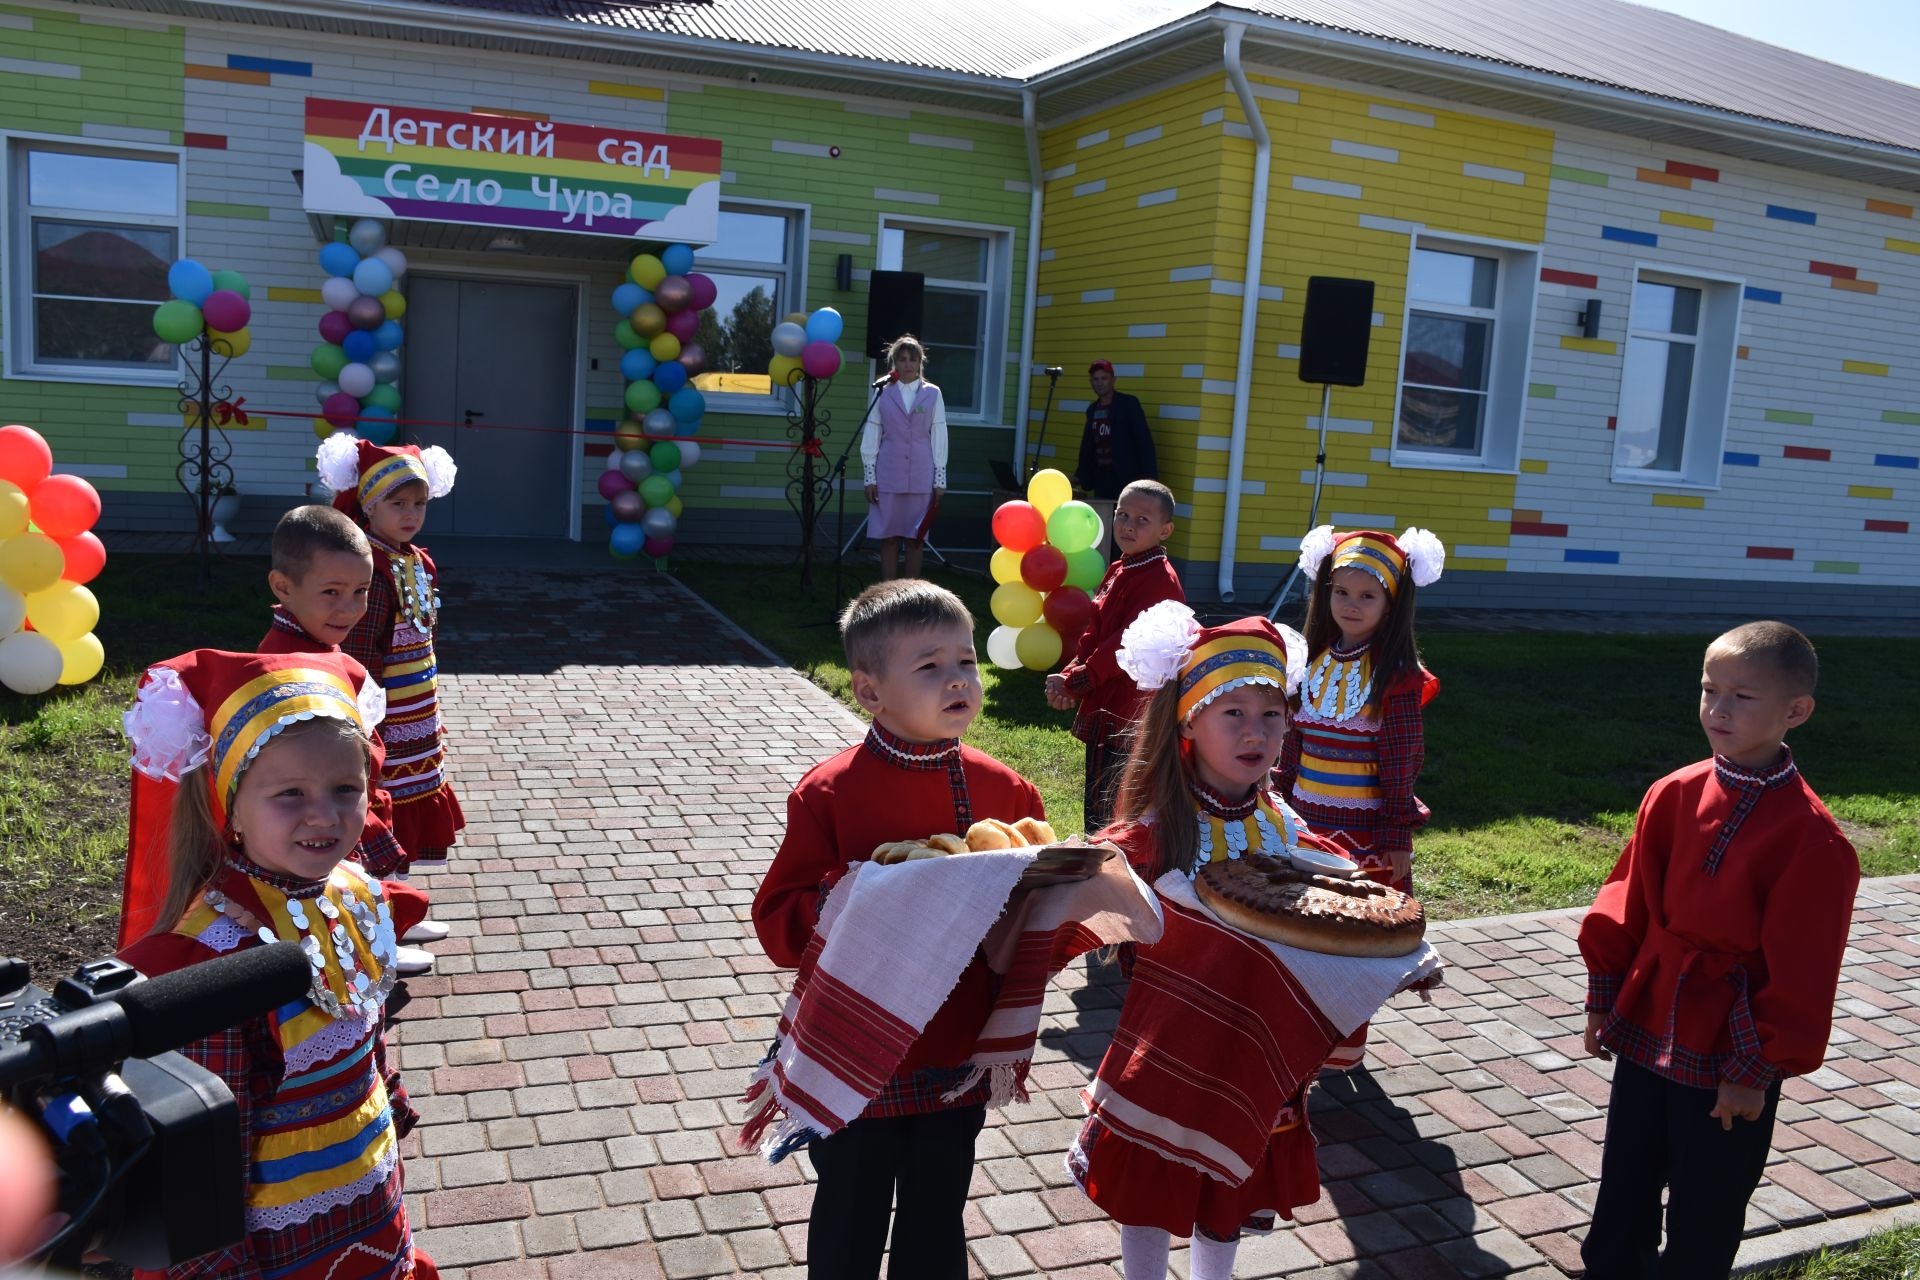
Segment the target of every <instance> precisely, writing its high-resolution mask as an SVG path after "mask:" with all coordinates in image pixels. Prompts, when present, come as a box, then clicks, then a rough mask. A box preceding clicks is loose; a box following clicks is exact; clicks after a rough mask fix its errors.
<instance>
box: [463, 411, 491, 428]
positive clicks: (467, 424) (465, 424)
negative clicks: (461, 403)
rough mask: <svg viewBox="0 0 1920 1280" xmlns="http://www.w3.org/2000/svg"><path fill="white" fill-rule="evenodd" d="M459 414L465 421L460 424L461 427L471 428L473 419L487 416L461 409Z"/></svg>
mask: <svg viewBox="0 0 1920 1280" xmlns="http://www.w3.org/2000/svg"><path fill="white" fill-rule="evenodd" d="M460 412H461V415H462V416H463V417H464V418H465V419H466V420H465V421H464V422H462V423H461V424H460V425H461V426H463V427H470V426H472V425H473V420H474V419H475V418H484V417H486V416H487V415H486V414H484V413H481V412H480V411H479V410H478V409H462V410H461V411H460Z"/></svg>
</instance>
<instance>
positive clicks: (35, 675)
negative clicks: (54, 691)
mask: <svg viewBox="0 0 1920 1280" xmlns="http://www.w3.org/2000/svg"><path fill="white" fill-rule="evenodd" d="M65 663H66V660H65V659H64V658H62V657H61V656H60V647H59V646H58V645H56V644H55V643H54V642H53V641H51V640H49V639H47V637H45V636H43V635H41V634H40V633H39V632H38V631H20V632H16V633H15V634H13V635H10V636H8V637H7V638H6V639H5V640H0V684H3V685H5V686H6V687H7V688H9V689H11V690H13V691H14V692H15V693H45V692H46V691H47V690H49V689H51V688H53V686H55V685H56V684H59V683H60V672H61V670H62V668H63V667H64V666H65Z"/></svg>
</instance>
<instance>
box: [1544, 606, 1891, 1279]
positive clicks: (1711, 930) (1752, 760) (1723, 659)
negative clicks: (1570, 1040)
mask: <svg viewBox="0 0 1920 1280" xmlns="http://www.w3.org/2000/svg"><path fill="white" fill-rule="evenodd" d="M1818 675H1819V662H1818V659H1817V658H1816V657H1815V655H1814V651H1813V646H1812V644H1810V643H1808V641H1807V638H1806V637H1805V636H1803V635H1801V634H1800V633H1799V632H1798V631H1796V630H1794V629H1793V628H1792V627H1789V626H1787V625H1786V624H1785V623H1781V622H1750V623H1748V624H1746V625H1745V626H1741V627H1735V628H1734V629H1733V630H1732V631H1729V632H1727V633H1726V634H1725V635H1723V636H1721V637H1720V638H1719V639H1717V640H1715V641H1714V642H1713V643H1712V644H1711V645H1709V646H1707V654H1706V662H1705V666H1704V669H1703V671H1702V672H1701V677H1700V726H1701V728H1703V729H1705V730H1706V733H1707V741H1708V743H1709V745H1710V746H1711V747H1712V748H1713V758H1712V759H1711V760H1704V761H1701V762H1700V763H1699V764H1695V765H1689V766H1688V767H1687V768H1685V769H1682V770H1680V771H1679V772H1677V773H1672V774H1669V775H1668V776H1666V777H1665V778H1662V779H1661V780H1660V781H1658V782H1656V783H1654V784H1653V787H1652V789H1651V790H1649V791H1648V792H1647V796H1646V799H1644V800H1642V801H1641V802H1640V813H1639V816H1638V818H1637V819H1635V822H1634V829H1633V837H1632V838H1631V839H1630V840H1629V841H1628V842H1627V847H1626V849H1625V851H1623V852H1622V853H1621V855H1620V861H1619V864H1618V865H1616V866H1615V867H1614V869H1613V874H1612V875H1611V876H1609V877H1608V878H1607V883H1606V884H1605V885H1603V886H1602V887H1601V889H1600V895H1599V897H1598V898H1596V899H1595V901H1594V904H1593V907H1592V908H1591V909H1590V910H1589V911H1588V912H1587V915H1586V918H1585V919H1584V920H1583V921H1582V922H1581V925H1580V954H1581V956H1582V957H1583V958H1584V959H1585V960H1586V963H1587V973H1588V994H1587V1034H1586V1047H1587V1052H1588V1053H1590V1054H1592V1055H1594V1056H1595V1057H1598V1058H1615V1059H1617V1061H1615V1063H1614V1073H1613V1093H1612V1097H1611V1100H1610V1102H1609V1104H1608V1109H1607V1134H1606V1150H1605V1153H1604V1155H1603V1156H1602V1158H1601V1168H1600V1194H1599V1199H1598V1201H1597V1202H1596V1204H1595V1205H1594V1210H1593V1226H1592V1229H1591V1230H1590V1231H1589V1232H1588V1234H1587V1239H1586V1243H1585V1245H1584V1246H1583V1247H1582V1249H1581V1257H1582V1258H1583V1259H1584V1260H1585V1262H1586V1265H1587V1276H1588V1278H1589V1280H1616V1278H1619V1277H1633V1278H1634V1280H1640V1278H1641V1277H1649V1278H1650V1277H1655V1276H1658V1277H1661V1278H1662V1280H1682V1278H1684V1280H1713V1278H1714V1277H1723V1276H1726V1275H1727V1274H1728V1273H1729V1272H1730V1271H1731V1270H1732V1267H1733V1260H1734V1254H1735V1253H1736V1251H1737V1250H1738V1249H1739V1247H1740V1236H1741V1233H1742V1231H1743V1229H1744V1226H1745V1220H1746V1208H1747V1200H1748V1199H1749V1198H1750V1197H1751V1196H1752V1195H1753V1191H1754V1188H1755V1187H1757V1186H1758V1185H1759V1183H1760V1176H1761V1172H1762V1170H1763V1169H1764V1168H1765V1166H1766V1161H1767V1147H1768V1144H1769V1143H1770V1141H1771V1139H1772V1136H1773V1117H1774V1110H1775V1108H1776V1107H1777V1106H1778V1104H1779V1101H1780V1082H1781V1080H1782V1079H1783V1078H1784V1077H1786V1076H1790V1075H1804V1074H1806V1073H1807V1072H1810V1071H1814V1070H1817V1069H1818V1068H1819V1066H1820V1062H1821V1059H1822V1057H1823V1056H1824V1054H1825V1053H1826V1046H1827V1033H1828V1031H1829V1029H1830V1027H1831V1024H1832V1020H1833V1002H1834V995H1835V992H1836V990H1837V988H1838V987H1839V983H1840V961H1841V955H1842V953H1843V952H1844V951H1845V949H1846V945H1847V928H1848V925H1849V923H1850V922H1851V919H1852V914H1853V897H1854V891H1855V889H1857V888H1858V887H1859V884H1860V862H1859V859H1858V858H1857V857H1856V856H1855V854H1854V851H1853V846H1852V845H1850V844H1848V843H1847V839H1846V837H1845V836H1844V835H1842V834H1841V831H1840V827H1839V825H1838V824H1837V823H1835V822H1834V820H1833V815H1832V814H1830V813H1828V812H1827V807H1826V806H1825V805H1823V804H1821V803H1820V797H1818V796H1816V795H1815V794H1814V793H1813V788H1811V787H1809V786H1808V785H1807V784H1806V781H1805V780H1804V779H1803V778H1801V776H1800V772H1799V770H1798V769H1797V768H1796V767H1795V766H1794V762H1793V753H1792V752H1791V751H1789V750H1788V749H1787V746H1786V744H1785V742H1784V741H1783V739H1784V738H1785V736H1786V733H1787V731H1788V730H1789V729H1793V728H1796V727H1798V726H1799V725H1802V724H1805V723H1806V721H1807V718H1808V717H1809V716H1811V715H1812V714H1813V689H1814V683H1815V680H1816V678H1817V677H1818ZM1663 1187H1665V1188H1666V1189H1667V1192H1668V1198H1667V1212H1666V1248H1665V1250H1664V1251H1662V1250H1661V1248H1660V1226H1661V1216H1660V1193H1661V1189H1662V1188H1663Z"/></svg>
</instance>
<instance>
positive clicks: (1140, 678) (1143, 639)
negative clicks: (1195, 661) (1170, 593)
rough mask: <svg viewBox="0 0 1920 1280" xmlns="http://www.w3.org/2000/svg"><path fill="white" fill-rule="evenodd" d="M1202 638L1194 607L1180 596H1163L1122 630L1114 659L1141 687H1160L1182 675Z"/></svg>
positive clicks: (1149, 688)
mask: <svg viewBox="0 0 1920 1280" xmlns="http://www.w3.org/2000/svg"><path fill="white" fill-rule="evenodd" d="M1199 638H1200V624H1199V623H1198V622H1196V621H1195V620H1194V616H1193V610H1191V609H1189V608H1188V607H1187V606H1186V605H1184V604H1182V603H1181V602H1180V601H1178V600H1162V601H1161V602H1160V603H1159V604H1156V605H1154V606H1152V607H1151V608H1149V609H1146V610H1143V611H1142V612H1141V614H1140V616H1139V617H1137V618H1135V619H1134V620H1133V621H1132V622H1130V623H1128V624H1127V629H1126V630H1125V631H1123V632H1121V634H1120V649H1119V651H1118V652H1117V653H1115V654H1114V661H1115V662H1117V663H1119V664H1120V669H1121V670H1122V671H1124V672H1126V673H1127V674H1128V675H1129V676H1131V677H1133V682H1134V684H1135V685H1137V686H1139V687H1140V688H1142V689H1148V690H1152V689H1158V688H1160V687H1161V686H1162V685H1164V684H1166V683H1167V682H1168V681H1169V680H1177V679H1179V678H1180V670H1181V668H1183V667H1185V666H1186V665H1187V657H1188V655H1190V654H1191V653H1192V652H1193V646H1194V644H1195V643H1196V642H1197V641H1198V640H1199Z"/></svg>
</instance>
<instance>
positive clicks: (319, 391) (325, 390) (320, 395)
mask: <svg viewBox="0 0 1920 1280" xmlns="http://www.w3.org/2000/svg"><path fill="white" fill-rule="evenodd" d="M338 390H340V384H339V383H337V382H334V381H331V380H329V381H326V382H323V383H321V384H320V385H319V386H317V387H315V388H314V389H313V398H314V399H315V400H318V401H319V402H320V403H321V404H325V403H326V402H327V397H328V396H330V395H332V394H333V393H334V392H336V391H338Z"/></svg>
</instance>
